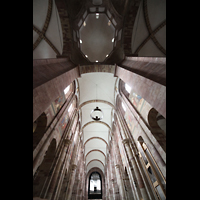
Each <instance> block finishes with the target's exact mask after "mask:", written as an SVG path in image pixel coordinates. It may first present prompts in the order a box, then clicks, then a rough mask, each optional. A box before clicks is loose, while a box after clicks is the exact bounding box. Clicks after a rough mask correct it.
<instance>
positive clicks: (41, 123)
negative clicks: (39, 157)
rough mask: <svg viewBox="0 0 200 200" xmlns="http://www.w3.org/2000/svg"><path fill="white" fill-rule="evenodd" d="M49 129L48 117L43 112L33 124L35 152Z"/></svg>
mask: <svg viewBox="0 0 200 200" xmlns="http://www.w3.org/2000/svg"><path fill="white" fill-rule="evenodd" d="M46 127H47V116H46V114H45V113H44V112H43V113H42V114H41V115H40V116H39V117H38V118H37V119H36V120H35V121H34V122H33V151H34V149H35V148H36V147H37V145H38V143H39V142H40V140H41V139H42V137H43V135H44V133H45V131H46Z"/></svg>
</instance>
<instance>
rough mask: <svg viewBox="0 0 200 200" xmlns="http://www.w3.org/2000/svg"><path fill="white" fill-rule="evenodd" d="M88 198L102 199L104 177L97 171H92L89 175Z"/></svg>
mask: <svg viewBox="0 0 200 200" xmlns="http://www.w3.org/2000/svg"><path fill="white" fill-rule="evenodd" d="M88 199H102V178H101V174H100V173H99V172H97V171H94V172H92V173H91V174H90V176H89V182H88Z"/></svg>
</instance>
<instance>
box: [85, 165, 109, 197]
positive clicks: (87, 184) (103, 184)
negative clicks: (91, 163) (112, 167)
mask: <svg viewBox="0 0 200 200" xmlns="http://www.w3.org/2000/svg"><path fill="white" fill-rule="evenodd" d="M93 172H98V173H99V174H100V175H101V180H102V199H104V198H103V197H104V195H105V176H104V173H103V172H102V170H101V169H99V168H98V167H94V168H91V169H90V170H89V171H88V173H87V175H86V180H85V182H86V187H85V197H86V198H85V199H88V188H89V187H88V186H89V176H90V175H91V174H92V173H93Z"/></svg>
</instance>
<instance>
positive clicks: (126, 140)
mask: <svg viewBox="0 0 200 200" xmlns="http://www.w3.org/2000/svg"><path fill="white" fill-rule="evenodd" d="M122 143H123V144H124V145H125V144H129V143H130V139H129V138H126V139H124V140H122Z"/></svg>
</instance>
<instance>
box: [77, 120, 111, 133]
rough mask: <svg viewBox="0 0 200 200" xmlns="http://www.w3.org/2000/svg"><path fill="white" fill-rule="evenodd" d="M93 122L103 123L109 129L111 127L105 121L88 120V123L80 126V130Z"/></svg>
mask: <svg viewBox="0 0 200 200" xmlns="http://www.w3.org/2000/svg"><path fill="white" fill-rule="evenodd" d="M93 123H99V124H103V125H105V126H107V127H108V129H109V130H110V131H111V128H110V126H109V125H108V124H107V123H105V122H102V121H90V122H88V123H86V124H84V125H83V127H82V129H81V131H82V130H83V129H84V128H85V127H86V126H88V125H89V124H93Z"/></svg>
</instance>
